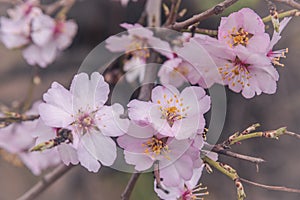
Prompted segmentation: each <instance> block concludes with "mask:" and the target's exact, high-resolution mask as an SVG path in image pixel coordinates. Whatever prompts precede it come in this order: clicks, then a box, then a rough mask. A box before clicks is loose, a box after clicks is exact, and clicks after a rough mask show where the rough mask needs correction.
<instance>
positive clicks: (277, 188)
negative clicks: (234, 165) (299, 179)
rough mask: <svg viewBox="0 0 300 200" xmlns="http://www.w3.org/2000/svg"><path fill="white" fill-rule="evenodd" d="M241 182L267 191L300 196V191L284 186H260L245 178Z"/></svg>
mask: <svg viewBox="0 0 300 200" xmlns="http://www.w3.org/2000/svg"><path fill="white" fill-rule="evenodd" d="M240 180H241V181H242V182H244V183H248V184H250V185H254V186H257V187H260V188H263V189H267V190H273V191H281V192H291V193H298V194H300V190H299V189H293V188H288V187H284V186H273V185H264V184H260V183H256V182H253V181H249V180H247V179H244V178H240Z"/></svg>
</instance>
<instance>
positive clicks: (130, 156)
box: [124, 151, 154, 171]
mask: <svg viewBox="0 0 300 200" xmlns="http://www.w3.org/2000/svg"><path fill="white" fill-rule="evenodd" d="M124 155H125V160H126V162H127V163H128V164H131V165H134V166H135V167H134V168H135V170H138V171H144V170H147V169H149V168H150V167H151V166H152V165H153V163H154V161H153V160H152V159H151V158H150V157H149V156H146V155H145V154H140V153H132V152H128V151H124Z"/></svg>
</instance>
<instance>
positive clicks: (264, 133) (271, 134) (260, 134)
mask: <svg viewBox="0 0 300 200" xmlns="http://www.w3.org/2000/svg"><path fill="white" fill-rule="evenodd" d="M285 132H286V127H281V128H279V129H277V130H274V131H261V132H255V133H249V134H245V135H238V136H236V137H232V138H231V139H230V140H229V146H230V145H233V144H236V143H238V142H241V141H243V140H248V139H251V138H257V137H265V138H274V139H278V137H279V136H281V135H283V134H285Z"/></svg>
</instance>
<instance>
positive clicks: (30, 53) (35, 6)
mask: <svg viewBox="0 0 300 200" xmlns="http://www.w3.org/2000/svg"><path fill="white" fill-rule="evenodd" d="M7 13H8V18H7V17H1V18H0V38H1V41H2V42H3V44H4V45H5V46H6V47H7V48H9V49H22V53H23V57H24V58H25V59H26V61H27V62H28V63H29V64H30V65H38V66H40V67H43V68H44V67H47V66H48V65H49V64H51V63H52V62H53V61H54V60H55V58H56V57H57V55H58V54H59V53H60V52H61V51H62V50H64V49H66V48H67V47H69V46H70V45H71V43H72V40H73V37H74V36H75V34H76V32H77V25H76V23H75V22H74V21H72V20H68V21H66V20H65V17H61V16H59V17H57V18H56V19H54V18H52V17H50V16H49V15H46V14H44V13H43V12H42V10H41V8H39V3H38V1H36V0H27V1H25V2H24V3H21V4H19V5H16V7H15V8H13V9H9V10H8V11H7Z"/></svg>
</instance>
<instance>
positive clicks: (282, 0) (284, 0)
mask: <svg viewBox="0 0 300 200" xmlns="http://www.w3.org/2000/svg"><path fill="white" fill-rule="evenodd" d="M274 1H277V2H280V3H285V4H287V5H289V6H291V7H293V8H296V9H298V10H300V3H298V2H296V1H294V0H274Z"/></svg>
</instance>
